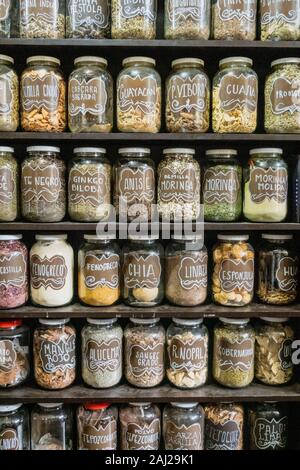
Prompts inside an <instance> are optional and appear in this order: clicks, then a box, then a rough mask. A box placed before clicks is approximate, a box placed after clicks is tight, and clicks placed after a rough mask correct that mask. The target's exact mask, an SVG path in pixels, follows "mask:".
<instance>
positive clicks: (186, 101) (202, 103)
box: [167, 73, 208, 113]
mask: <svg viewBox="0 0 300 470" xmlns="http://www.w3.org/2000/svg"><path fill="white" fill-rule="evenodd" d="M207 98H208V82H207V78H206V76H205V75H203V74H200V73H197V74H196V75H195V76H194V77H193V78H192V77H189V76H186V77H181V76H179V75H176V76H173V77H172V78H171V79H170V80H169V84H168V93H167V106H168V107H170V110H171V111H172V113H181V112H187V113H190V112H194V113H196V112H200V113H203V112H204V111H206V108H207Z"/></svg>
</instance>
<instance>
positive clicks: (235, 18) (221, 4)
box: [212, 0, 257, 41]
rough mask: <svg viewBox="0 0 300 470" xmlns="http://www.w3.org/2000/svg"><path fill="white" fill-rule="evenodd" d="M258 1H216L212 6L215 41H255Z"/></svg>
mask: <svg viewBox="0 0 300 470" xmlns="http://www.w3.org/2000/svg"><path fill="white" fill-rule="evenodd" d="M256 11H257V0H241V1H238V2H227V1H226V0H214V1H213V6H212V36H213V39H222V40H224V39H232V40H241V39H242V40H246V41H253V40H254V39H255V38H256Z"/></svg>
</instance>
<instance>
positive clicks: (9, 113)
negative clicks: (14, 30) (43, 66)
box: [0, 5, 19, 132]
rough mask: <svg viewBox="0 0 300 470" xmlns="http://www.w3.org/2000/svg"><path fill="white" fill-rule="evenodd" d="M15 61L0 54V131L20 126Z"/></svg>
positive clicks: (13, 130)
mask: <svg viewBox="0 0 300 470" xmlns="http://www.w3.org/2000/svg"><path fill="white" fill-rule="evenodd" d="M0 8H1V5H0ZM14 63H15V61H14V59H13V58H12V57H10V56H7V55H3V54H0V80H1V93H0V132H5V131H12V132H15V131H16V130H17V128H18V126H19V79H18V75H17V73H16V71H15V69H14Z"/></svg>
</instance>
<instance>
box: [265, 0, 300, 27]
mask: <svg viewBox="0 0 300 470" xmlns="http://www.w3.org/2000/svg"><path fill="white" fill-rule="evenodd" d="M298 16H299V3H298V0H261V1H260V22H261V24H262V25H267V24H269V23H271V22H272V21H276V22H280V23H294V22H295V21H297V18H298Z"/></svg>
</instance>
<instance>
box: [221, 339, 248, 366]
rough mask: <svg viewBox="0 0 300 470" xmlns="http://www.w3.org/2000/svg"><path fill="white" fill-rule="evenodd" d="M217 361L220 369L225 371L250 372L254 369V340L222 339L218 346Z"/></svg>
mask: <svg viewBox="0 0 300 470" xmlns="http://www.w3.org/2000/svg"><path fill="white" fill-rule="evenodd" d="M216 356H217V357H216V360H217V363H218V367H219V368H220V369H221V370H222V371H224V372H228V371H235V370H236V371H241V372H248V371H249V370H251V368H252V367H253V360H254V340H253V339H250V338H249V339H244V340H241V341H239V340H233V341H228V340H227V339H226V338H221V339H220V341H219V344H218V346H217V351H216Z"/></svg>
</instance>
